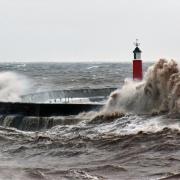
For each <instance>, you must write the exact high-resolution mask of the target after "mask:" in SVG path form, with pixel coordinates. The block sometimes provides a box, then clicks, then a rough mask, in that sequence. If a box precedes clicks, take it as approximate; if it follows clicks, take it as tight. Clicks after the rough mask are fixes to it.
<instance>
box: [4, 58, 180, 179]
mask: <svg viewBox="0 0 180 180" xmlns="http://www.w3.org/2000/svg"><path fill="white" fill-rule="evenodd" d="M143 68H144V80H143V81H141V82H138V81H132V79H131V77H132V64H128V63H1V64H0V101H6V102H16V101H17V102H20V101H21V97H22V96H23V95H25V94H33V93H37V92H45V91H54V90H61V89H84V88H116V89H117V90H115V91H113V92H111V93H110V94H109V96H108V97H107V100H106V102H105V105H104V107H103V108H102V109H101V110H100V111H90V112H86V113H85V112H82V113H80V114H78V115H69V116H54V117H53V116H52V117H23V118H24V119H25V120H24V121H23V123H24V124H19V125H18V126H17V127H16V125H15V124H13V122H18V118H19V117H18V115H17V114H15V115H10V116H5V115H4V114H1V115H0V124H1V126H0V179H2V180H9V179H13V180H14V179H15V180H20V179H25V180H26V179H27V180H30V179H45V180H46V179H54V180H56V179H58V180H71V179H72V180H74V179H80V180H83V179H84V180H86V179H88V180H106V179H108V180H109V179H110V180H120V179H122V180H126V179H127V180H130V179H132V180H136V179H137V180H139V179H142V180H147V179H148V180H158V179H159V180H160V179H161V180H163V179H164V180H165V179H180V99H179V98H180V72H179V67H178V65H177V64H176V62H175V61H173V60H171V61H167V60H164V59H161V60H157V61H156V63H155V64H153V63H150V64H147V63H145V64H143ZM42 121H43V122H44V125H43V126H42V125H40V124H42ZM50 122H51V126H49V125H48V124H49V123H50ZM31 127H33V128H31Z"/></svg>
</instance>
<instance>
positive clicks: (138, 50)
mask: <svg viewBox="0 0 180 180" xmlns="http://www.w3.org/2000/svg"><path fill="white" fill-rule="evenodd" d="M141 52H142V51H141V50H140V49H139V47H138V46H136V48H135V49H134V51H133V53H141Z"/></svg>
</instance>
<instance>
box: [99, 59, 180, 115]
mask: <svg viewBox="0 0 180 180" xmlns="http://www.w3.org/2000/svg"><path fill="white" fill-rule="evenodd" d="M122 111H123V112H133V113H151V114H152V113H153V114H154V113H155V114H156V113H157V114H158V113H164V112H167V113H170V114H175V113H176V114H177V113H180V70H179V68H178V65H177V63H176V62H175V61H174V60H170V61H168V60H165V59H160V60H159V61H158V62H157V63H155V64H154V65H153V66H151V67H150V68H149V69H148V70H147V72H146V74H145V78H144V80H143V81H141V82H139V81H132V80H129V79H127V80H125V84H124V86H123V87H122V88H121V89H118V90H116V91H114V92H112V93H111V95H110V97H109V99H108V101H107V103H106V105H105V107H104V108H103V110H102V111H101V113H103V114H112V113H114V112H122Z"/></svg>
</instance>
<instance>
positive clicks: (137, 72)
mask: <svg viewBox="0 0 180 180" xmlns="http://www.w3.org/2000/svg"><path fill="white" fill-rule="evenodd" d="M134 45H135V46H136V48H135V49H134V51H133V53H134V60H133V79H134V80H142V79H143V73H142V60H141V53H142V51H141V50H140V49H139V45H140V43H138V39H136V42H135V43H134Z"/></svg>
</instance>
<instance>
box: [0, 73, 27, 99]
mask: <svg viewBox="0 0 180 180" xmlns="http://www.w3.org/2000/svg"><path fill="white" fill-rule="evenodd" d="M27 87H28V83H27V79H26V78H25V77H24V76H22V75H19V74H16V73H14V72H1V73H0V101H6V102H15V101H21V95H22V94H23V93H24V92H25V91H26V90H27Z"/></svg>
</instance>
